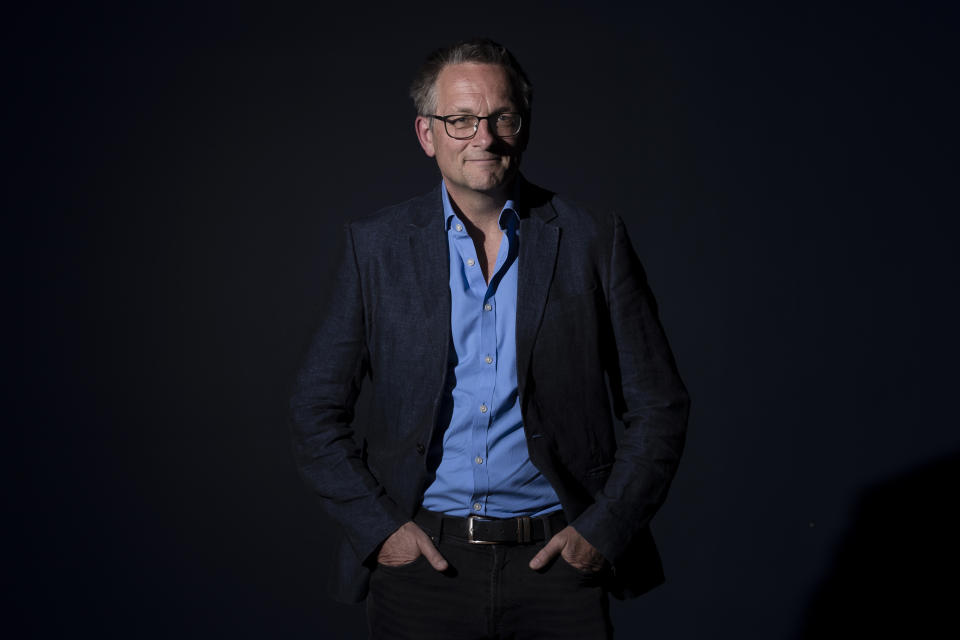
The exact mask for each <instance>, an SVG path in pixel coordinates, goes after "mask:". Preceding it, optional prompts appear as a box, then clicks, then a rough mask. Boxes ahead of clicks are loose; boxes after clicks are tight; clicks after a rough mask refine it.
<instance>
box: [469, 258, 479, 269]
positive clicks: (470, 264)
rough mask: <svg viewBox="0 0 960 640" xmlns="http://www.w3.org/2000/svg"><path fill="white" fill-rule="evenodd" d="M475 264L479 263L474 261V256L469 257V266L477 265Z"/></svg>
mask: <svg viewBox="0 0 960 640" xmlns="http://www.w3.org/2000/svg"><path fill="white" fill-rule="evenodd" d="M475 264H477V263H476V262H474V260H473V258H467V266H468V267H472V266H473V265H475Z"/></svg>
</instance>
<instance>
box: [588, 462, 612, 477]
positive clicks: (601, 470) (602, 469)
mask: <svg viewBox="0 0 960 640" xmlns="http://www.w3.org/2000/svg"><path fill="white" fill-rule="evenodd" d="M612 468H613V463H612V462H607V463H604V464H601V465H600V466H599V467H594V468H592V469H588V470H587V476H589V477H592V478H593V477H597V476H603V475H606V474H608V473H610V469H612Z"/></svg>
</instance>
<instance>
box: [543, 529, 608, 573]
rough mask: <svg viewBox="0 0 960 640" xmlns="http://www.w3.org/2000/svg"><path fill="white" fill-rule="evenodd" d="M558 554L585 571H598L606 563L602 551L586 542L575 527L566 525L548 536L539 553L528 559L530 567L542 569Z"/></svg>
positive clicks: (573, 565) (571, 564) (575, 567)
mask: <svg viewBox="0 0 960 640" xmlns="http://www.w3.org/2000/svg"><path fill="white" fill-rule="evenodd" d="M558 554H559V555H562V556H563V560H565V561H566V562H567V564H569V565H570V566H572V567H573V568H574V569H579V570H580V571H583V572H587V573H589V572H597V571H600V570H601V569H603V566H604V564H605V563H606V559H605V558H604V557H603V554H602V553H600V552H599V551H597V550H596V548H595V547H594V546H593V545H592V544H590V543H589V542H587V539H586V538H584V537H583V536H582V535H580V533H579V532H578V531H577V530H576V529H574V528H573V527H571V526H567V527H566V528H564V529H563V530H561V531H560V532H558V533H557V534H556V535H555V536H553V537H552V538H550V540H549V541H548V542H547V544H546V545H545V546H544V547H543V549H540V553H538V554H537V555H535V556H534V557H533V560H531V561H530V568H531V569H533V570H535V571H536V570H539V569H542V568H544V567H546V566H547V565H549V564H550V563H551V562H552V561H553V559H554V558H555V557H557V555H558Z"/></svg>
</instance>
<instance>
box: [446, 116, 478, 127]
mask: <svg viewBox="0 0 960 640" xmlns="http://www.w3.org/2000/svg"><path fill="white" fill-rule="evenodd" d="M447 122H449V123H450V124H452V125H453V126H455V127H459V128H462V129H465V128H467V127H472V126H473V122H471V119H470V118H469V117H467V116H461V117H459V118H451V119H448V120H447Z"/></svg>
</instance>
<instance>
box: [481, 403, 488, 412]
mask: <svg viewBox="0 0 960 640" xmlns="http://www.w3.org/2000/svg"><path fill="white" fill-rule="evenodd" d="M486 412H487V405H485V404H482V405H480V413H486Z"/></svg>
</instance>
